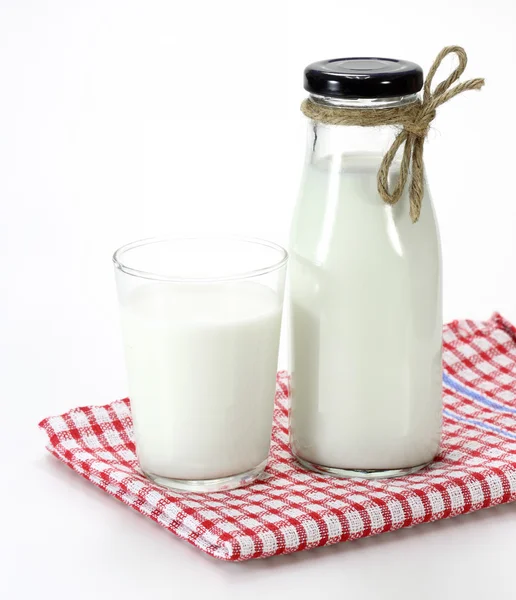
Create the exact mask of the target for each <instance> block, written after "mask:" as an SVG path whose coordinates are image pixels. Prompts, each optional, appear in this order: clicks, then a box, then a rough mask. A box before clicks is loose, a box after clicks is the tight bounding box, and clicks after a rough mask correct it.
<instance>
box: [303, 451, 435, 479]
mask: <svg viewBox="0 0 516 600" xmlns="http://www.w3.org/2000/svg"><path fill="white" fill-rule="evenodd" d="M294 456H295V455H294ZM295 458H296V460H297V461H298V463H299V464H300V465H301V466H303V467H305V469H308V470H309V471H315V472H316V473H321V474H322V475H332V476H333V477H339V478H340V479H355V478H360V479H388V478H391V477H403V476H404V475H411V474H412V473H417V472H418V471H421V469H424V468H425V467H427V466H428V465H429V464H431V462H432V461H429V462H426V463H423V464H422V465H416V466H415V467H407V468H405V469H336V468H334V467H325V466H324V465H317V464H315V463H312V462H310V461H308V460H305V459H304V458H299V456H295Z"/></svg>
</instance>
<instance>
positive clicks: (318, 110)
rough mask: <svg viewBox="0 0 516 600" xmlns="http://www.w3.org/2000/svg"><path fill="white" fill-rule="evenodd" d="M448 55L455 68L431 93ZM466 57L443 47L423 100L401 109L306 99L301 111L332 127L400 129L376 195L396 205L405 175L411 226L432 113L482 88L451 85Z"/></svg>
mask: <svg viewBox="0 0 516 600" xmlns="http://www.w3.org/2000/svg"><path fill="white" fill-rule="evenodd" d="M448 54H456V55H457V57H458V59H459V65H458V67H457V68H456V69H455V70H454V71H453V72H452V74H451V75H450V76H449V77H448V78H447V79H445V80H444V81H442V82H441V83H439V85H438V86H437V87H436V88H435V90H434V91H432V90H431V87H432V81H433V79H434V76H435V74H436V72H437V69H438V68H439V67H440V65H441V63H442V61H443V59H444V58H445V57H446V56H447V55H448ZM467 62H468V57H467V55H466V52H465V50H464V48H461V47H460V46H447V47H446V48H443V50H441V52H439V54H438V55H437V58H436V59H435V61H434V62H433V64H432V66H431V67H430V70H429V71H428V75H427V77H426V80H425V83H424V86H423V98H422V99H421V100H418V101H416V102H415V103H412V104H409V105H407V106H405V107H397V108H390V109H389V108H386V109H376V110H375V109H363V110H357V109H349V108H342V107H334V106H332V107H325V106H322V105H317V104H316V103H314V102H312V101H311V100H309V99H307V100H305V101H304V102H303V104H302V106H301V110H302V111H303V113H304V114H305V115H306V116H307V117H308V118H310V119H313V120H315V121H320V122H323V123H327V124H334V125H361V126H365V127H371V126H376V125H389V124H397V125H402V126H403V129H402V130H401V131H400V133H399V134H398V135H397V136H396V138H395V140H394V142H393V144H392V146H391V147H390V148H389V150H388V151H387V153H386V154H385V156H384V157H383V160H382V162H381V165H380V169H379V170H378V193H379V194H380V196H381V197H382V199H383V200H384V202H386V203H387V204H391V205H392V204H396V202H398V200H399V199H400V198H401V195H402V194H403V190H404V189H405V185H406V183H407V180H408V177H409V174H411V181H410V192H409V197H410V217H411V219H412V222H413V223H415V222H416V221H417V220H418V219H419V215H420V213H421V203H422V200H423V195H424V172H423V146H424V142H425V138H426V136H427V134H428V130H429V128H430V124H431V122H432V121H433V120H434V118H435V115H436V110H437V108H438V107H439V106H441V104H444V103H445V102H448V100H451V99H452V98H453V97H454V96H457V94H461V93H462V92H465V91H468V90H479V89H480V88H481V87H482V86H483V85H484V80H483V79H479V78H477V79H470V80H468V81H465V82H463V83H458V84H457V85H455V86H453V87H452V85H453V84H454V83H455V82H456V81H457V80H458V79H459V78H460V77H461V75H462V74H463V73H464V70H465V69H466V65H467ZM402 146H404V148H403V157H402V160H401V164H400V173H399V177H398V180H397V182H396V185H395V186H394V189H393V190H392V191H391V190H389V171H390V169H391V165H392V163H393V161H394V158H395V156H396V154H397V152H398V150H399V149H400V148H401V147H402Z"/></svg>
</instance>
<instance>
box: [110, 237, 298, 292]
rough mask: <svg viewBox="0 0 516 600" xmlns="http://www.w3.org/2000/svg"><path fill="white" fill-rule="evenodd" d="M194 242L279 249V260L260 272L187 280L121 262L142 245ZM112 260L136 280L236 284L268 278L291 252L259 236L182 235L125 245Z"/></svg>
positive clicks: (284, 261) (188, 278)
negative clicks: (130, 251) (263, 276)
mask: <svg viewBox="0 0 516 600" xmlns="http://www.w3.org/2000/svg"><path fill="white" fill-rule="evenodd" d="M195 240H197V241H218V242H241V243H245V244H252V245H255V246H263V247H266V248H270V249H272V250H276V251H277V252H278V253H279V255H280V259H279V260H277V261H276V262H274V263H272V264H269V265H266V266H264V267H260V268H259V269H250V270H249V271H241V272H240V271H239V272H235V273H234V274H231V275H219V276H212V277H188V276H178V275H166V274H163V273H156V272H153V271H148V270H142V269H136V268H134V267H130V266H128V265H127V264H124V261H123V260H122V257H123V255H124V254H125V253H126V252H128V251H129V250H133V249H135V248H139V247H141V246H149V245H151V244H158V243H161V242H186V241H195ZM112 260H113V263H114V265H115V268H116V269H118V270H119V271H121V272H122V273H125V274H126V275H131V276H133V277H139V278H141V279H151V280H153V281H168V282H171V283H215V282H218V281H237V280H240V279H250V278H252V277H259V276H260V275H266V274H267V273H272V272H274V271H278V270H279V269H281V268H282V267H284V266H285V264H286V263H287V260H288V252H287V251H286V250H285V248H283V246H280V245H279V244H276V242H271V241H269V240H264V239H262V238H256V237H246V236H238V235H188V236H181V235H179V236H158V237H149V238H143V239H140V240H135V241H134V242H129V243H128V244H124V245H123V246H120V247H119V248H118V249H117V250H115V252H114V253H113V257H112Z"/></svg>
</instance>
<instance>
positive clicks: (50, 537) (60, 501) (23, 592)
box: [0, 0, 516, 600]
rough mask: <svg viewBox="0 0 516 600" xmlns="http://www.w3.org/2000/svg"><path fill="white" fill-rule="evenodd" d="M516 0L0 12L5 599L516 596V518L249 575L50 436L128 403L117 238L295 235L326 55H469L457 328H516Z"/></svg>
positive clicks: (446, 186) (301, 558)
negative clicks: (308, 79)
mask: <svg viewBox="0 0 516 600" xmlns="http://www.w3.org/2000/svg"><path fill="white" fill-rule="evenodd" d="M512 4H513V2H512V0H505V1H504V0H489V1H488V2H486V1H485V0H475V1H473V0H470V1H465V0H462V1H455V2H452V1H451V0H446V1H442V0H434V1H433V2H430V3H428V2H424V3H423V2H418V1H417V0H406V1H402V0H390V1H389V2H386V1H375V0H368V1H367V2H359V1H358V0H357V1H355V2H350V1H345V0H339V1H330V0H317V1H314V0H312V1H311V2H306V1H304V0H295V1H294V0H292V1H290V2H287V1H282V0H275V1H268V0H261V1H260V2H245V1H242V0H241V1H229V0H218V1H209V0H207V1H200V0H197V1H190V2H176V1H173V0H163V1H155V0H146V1H144V0H140V1H133V0H119V1H118V0H88V1H86V0H85V1H80V0H62V1H58V0H40V1H36V0H34V1H28V0H0V199H1V211H0V227H1V230H0V244H1V259H2V260H1V265H2V278H1V284H2V294H1V297H0V303H1V305H0V308H1V311H0V315H1V317H0V318H1V323H2V329H1V340H2V344H1V350H0V351H1V363H0V365H1V366H0V368H1V371H2V372H1V384H2V388H1V389H2V398H1V401H2V407H3V409H2V414H1V419H0V433H1V435H0V467H1V470H0V485H1V487H2V490H1V495H0V503H1V504H2V506H1V513H0V524H1V530H0V554H1V555H2V556H1V560H0V596H1V597H2V598H5V599H6V600H11V599H18V598H23V599H25V598H53V599H64V598H72V597H73V598H81V599H82V598H96V599H104V598H106V599H118V598H129V599H132V598H135V599H136V598H150V597H152V596H153V594H154V593H156V597H158V593H159V597H160V598H172V597H187V598H188V597H191V595H192V593H193V591H194V590H199V591H201V592H202V593H203V595H205V596H206V597H214V598H219V597H220V598H222V597H233V596H235V597H236V596H237V594H238V597H242V598H247V599H252V598H261V597H267V598H308V597H310V598H312V597H314V598H315V597H316V598H323V599H324V598H330V597H347V598H353V599H360V598H368V599H382V600H383V599H390V598H396V599H400V598H401V599H405V598H407V599H408V598H418V599H422V600H425V599H435V598H454V599H460V598H468V599H469V598H484V597H486V596H487V595H488V594H489V596H492V597H494V596H496V594H497V593H500V594H501V593H503V592H505V593H506V594H509V595H507V596H506V597H514V596H515V595H516V592H515V591H514V590H515V588H514V580H513V569H514V557H515V556H516V506H505V507H499V508H496V509H491V510H489V511H482V512H481V513H477V514H476V515H470V516H465V517H459V518H456V519H454V520H451V521H447V522H442V523H437V524H433V525H424V526H420V527H417V528H415V529H412V530H407V531H401V532H397V533H390V534H386V535H383V536H380V537H377V538H374V539H368V540H363V541H359V542H353V543H350V544H341V545H340V546H336V547H332V548H326V549H320V550H316V551H310V552H305V553H301V554H298V555H293V556H289V557H280V558H275V559H270V560H267V561H253V562H252V563H248V564H225V563H220V562H217V561H215V560H214V559H210V558H207V557H205V556H203V555H202V554H201V553H200V552H199V551H197V550H195V549H193V548H191V547H190V546H189V545H188V544H186V543H184V542H181V541H179V540H177V539H175V538H174V537H173V536H172V535H171V534H169V533H167V532H166V531H165V530H162V529H160V528H159V527H158V526H157V525H154V524H153V523H151V522H150V521H147V520H146V519H144V518H142V517H140V516H139V515H137V514H136V513H134V512H132V511H131V510H129V509H127V508H125V507H124V506H122V505H121V504H119V503H118V502H116V501H114V500H112V499H111V498H109V497H107V496H106V495H105V494H103V493H102V492H100V491H99V490H97V489H95V488H94V487H93V486H91V485H89V484H88V483H86V482H85V481H83V480H82V479H81V478H79V477H78V476H76V475H75V474H74V473H72V472H71V471H69V470H68V469H67V468H66V467H64V466H62V465H61V464H58V462H57V461H56V460H55V459H53V458H51V457H50V456H47V455H46V454H45V451H44V450H43V439H42V437H40V435H39V434H38V431H37V422H38V421H39V420H40V419H41V418H42V417H44V416H46V415H48V414H56V413H58V412H62V411H64V410H66V409H68V408H70V407H71V406H74V405H80V404H92V403H105V402H108V401H111V400H113V399H115V398H119V397H123V396H124V395H125V394H126V384H125V379H124V371H123V364H122V355H121V344H120V341H119V330H118V322H117V314H116V302H115V292H114V284H113V274H112V265H111V253H112V251H113V250H114V249H115V248H116V247H117V246H119V245H121V244H122V243H125V242H128V241H131V240H133V239H137V238H142V237H146V236H149V235H156V234H160V233H185V232H205V231H217V232H232V233H233V232H234V233H240V234H251V235H258V236H262V237H266V238H270V239H273V240H276V241H278V242H280V243H286V242H287V235H288V228H289V219H290V214H291V211H292V208H293V204H294V202H295V198H296V193H297V186H298V180H299V175H300V170H301V166H302V161H303V153H304V136H305V128H304V123H303V119H302V117H301V115H300V113H299V110H298V106H299V103H300V101H301V100H302V98H303V97H304V92H303V89H302V71H303V68H304V67H305V66H306V65H307V64H308V63H310V62H312V61H314V60H318V59H322V58H330V57H336V56H349V55H384V56H394V57H400V58H407V59H411V60H414V61H415V62H418V63H420V64H421V65H422V66H423V67H424V68H425V70H426V69H427V68H428V67H429V65H430V63H431V61H432V60H433V58H434V56H435V55H436V54H437V52H438V51H439V50H440V49H441V48H442V47H443V46H444V45H448V44H460V45H463V46H464V47H465V48H466V50H467V51H468V54H469V58H470V63H469V67H468V70H467V73H466V76H467V77H476V76H484V77H486V80H487V85H486V87H485V89H484V90H483V91H482V92H480V93H477V92H470V93H468V94H464V95H462V96H460V97H457V98H455V99H454V100H453V101H452V102H450V103H449V104H447V105H445V106H444V107H442V108H441V110H440V113H439V116H438V118H437V120H436V121H435V123H434V129H433V132H432V134H431V136H430V139H429V143H428V145H427V148H426V151H425V152H426V164H427V170H428V175H429V180H430V183H431V186H432V192H433V196H434V200H435V204H436V209H437V214H438V218H439V222H440V226H441V234H442V243H443V254H444V269H445V280H444V282H445V285H444V303H445V305H444V308H445V317H446V318H447V319H451V318H458V317H475V318H485V317H488V316H489V315H490V314H491V312H492V311H493V310H499V311H501V312H502V313H503V314H504V315H505V316H506V317H508V318H509V319H511V320H513V321H516V196H515V192H514V170H515V169H516V165H515V158H516V157H515V150H514V148H515V139H516V125H515V123H516V121H515V119H514V118H513V116H512V113H508V111H513V100H514V98H515V97H516V88H515V83H514V82H515V77H514V65H515V64H516V42H515V35H514V32H515V25H516V23H515V16H514V9H513V8H512ZM451 68H452V66H451V63H447V64H446V66H445V67H444V68H443V74H444V75H447V74H448V73H449V72H450V69H451ZM282 356H283V357H284V354H283V355H282ZM282 360H284V358H283V359H282ZM511 589H512V592H511V591H510V590H511ZM511 594H512V595H511Z"/></svg>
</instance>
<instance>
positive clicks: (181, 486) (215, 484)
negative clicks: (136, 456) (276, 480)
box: [143, 460, 267, 494]
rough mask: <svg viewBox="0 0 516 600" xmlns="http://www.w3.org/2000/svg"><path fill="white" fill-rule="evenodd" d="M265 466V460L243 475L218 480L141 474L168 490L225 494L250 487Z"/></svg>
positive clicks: (145, 472) (144, 472)
mask: <svg viewBox="0 0 516 600" xmlns="http://www.w3.org/2000/svg"><path fill="white" fill-rule="evenodd" d="M266 466H267V460H264V461H263V462H262V463H260V464H259V465H258V466H257V467H255V468H254V469H250V470H249V471H246V472H245V473H239V474H238V475H230V476H229V477H220V478H219V479H172V478H170V477H162V476H161V475H155V474H154V473H149V472H147V471H143V474H144V475H145V477H147V479H150V480H151V481H152V482H153V483H156V484H158V485H160V486H161V487H164V488H167V489H168V490H171V491H174V492H195V493H201V494H202V493H209V492H227V491H228V490H234V489H236V488H240V487H244V486H246V485H250V484H251V483H253V482H254V481H256V480H257V479H258V478H259V477H260V475H261V474H262V473H263V471H264V469H265V467H266Z"/></svg>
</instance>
